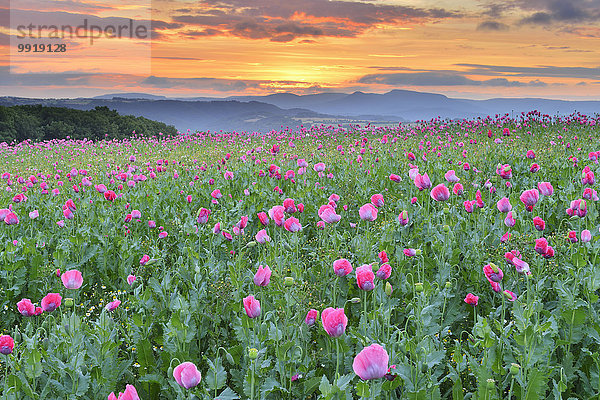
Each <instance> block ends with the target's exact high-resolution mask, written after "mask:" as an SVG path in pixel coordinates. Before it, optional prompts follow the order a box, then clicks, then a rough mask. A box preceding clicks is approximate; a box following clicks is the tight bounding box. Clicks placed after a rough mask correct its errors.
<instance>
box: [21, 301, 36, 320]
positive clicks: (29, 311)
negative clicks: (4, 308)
mask: <svg viewBox="0 0 600 400" xmlns="http://www.w3.org/2000/svg"><path fill="white" fill-rule="evenodd" d="M17 309H18V310H19V312H20V313H21V315H23V316H25V317H31V316H32V315H35V306H34V305H33V303H32V302H31V300H29V299H22V300H21V301H19V302H18V303H17Z"/></svg>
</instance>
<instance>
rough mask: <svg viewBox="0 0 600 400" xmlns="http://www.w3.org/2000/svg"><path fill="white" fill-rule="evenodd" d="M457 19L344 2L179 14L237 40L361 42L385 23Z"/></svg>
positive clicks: (206, 5)
mask: <svg viewBox="0 0 600 400" xmlns="http://www.w3.org/2000/svg"><path fill="white" fill-rule="evenodd" d="M456 16H458V14H457V13H455V12H453V11H448V10H444V9H441V8H417V7H409V6H398V5H383V4H372V3H364V2H349V1H343V0H298V1H293V2H282V1H279V0H263V1H255V0H205V1H204V2H203V3H202V7H199V8H197V9H193V10H190V11H189V12H185V13H181V14H180V15H174V16H173V20H174V21H176V22H178V23H183V24H188V25H197V26H201V27H204V28H212V29H217V30H219V31H221V32H224V33H225V34H228V35H232V36H235V37H241V38H247V39H265V38H268V39H270V40H273V41H279V42H289V41H292V40H294V39H299V38H300V39H306V38H310V39H314V38H318V37H323V36H333V37H355V36H357V35H359V34H362V33H364V32H365V31H367V30H369V29H371V28H373V27H375V26H377V25H381V24H389V25H402V24H407V23H421V22H427V21H436V20H440V19H445V18H451V17H456Z"/></svg>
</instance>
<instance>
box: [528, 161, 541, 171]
mask: <svg viewBox="0 0 600 400" xmlns="http://www.w3.org/2000/svg"><path fill="white" fill-rule="evenodd" d="M539 170H540V166H539V164H537V163H533V164H531V166H530V167H529V171H530V172H533V173H535V172H538V171H539Z"/></svg>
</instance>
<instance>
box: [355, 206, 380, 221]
mask: <svg viewBox="0 0 600 400" xmlns="http://www.w3.org/2000/svg"><path fill="white" fill-rule="evenodd" d="M358 216H359V217H360V219H362V220H363V221H375V220H376V219H377V208H375V206H374V205H373V204H371V203H367V204H365V205H364V206H362V207H361V208H359V210H358Z"/></svg>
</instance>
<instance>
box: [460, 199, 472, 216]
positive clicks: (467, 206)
mask: <svg viewBox="0 0 600 400" xmlns="http://www.w3.org/2000/svg"><path fill="white" fill-rule="evenodd" d="M474 205H475V200H473V201H469V200H465V201H464V202H463V206H464V207H465V211H466V212H468V213H469V214H470V213H472V212H473V206H474Z"/></svg>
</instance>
